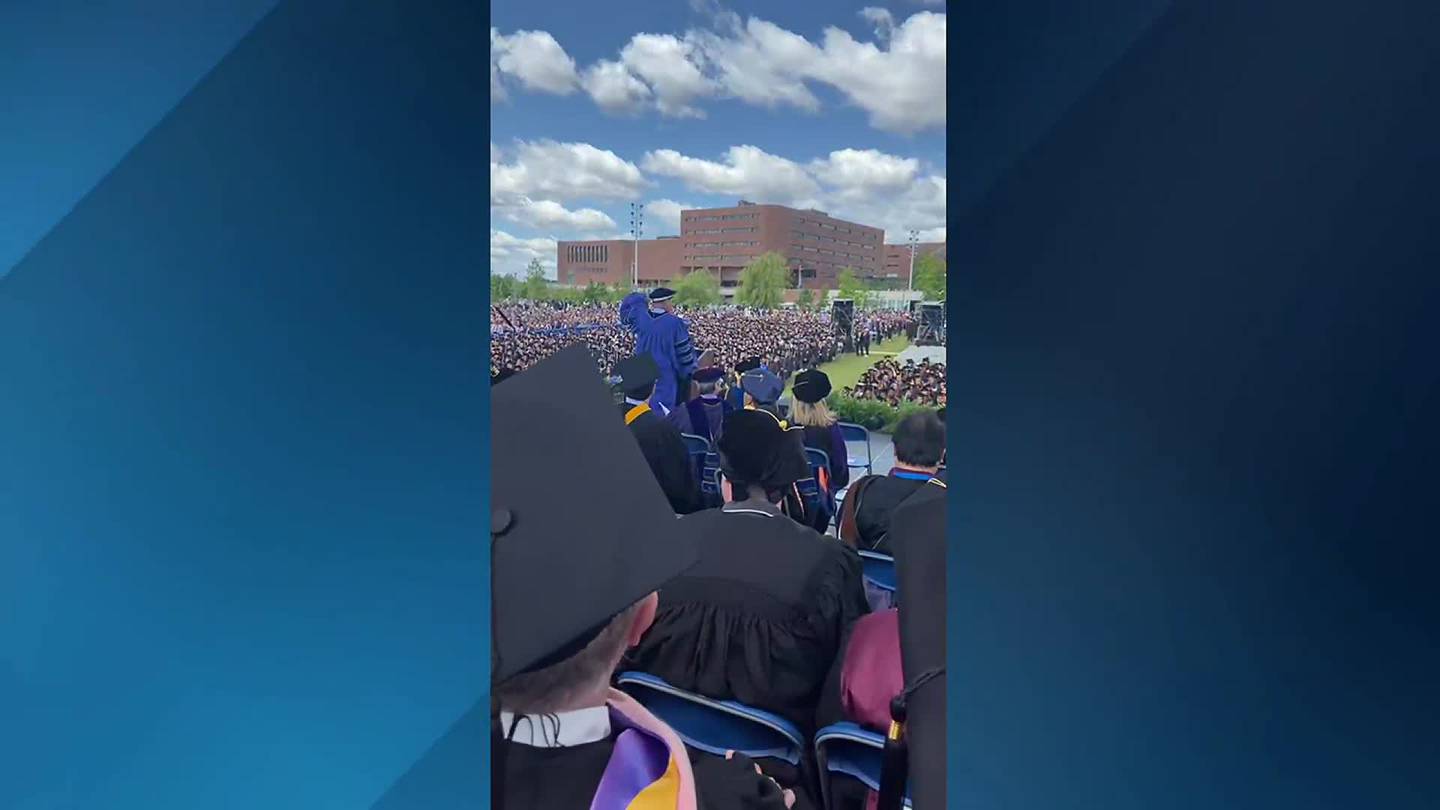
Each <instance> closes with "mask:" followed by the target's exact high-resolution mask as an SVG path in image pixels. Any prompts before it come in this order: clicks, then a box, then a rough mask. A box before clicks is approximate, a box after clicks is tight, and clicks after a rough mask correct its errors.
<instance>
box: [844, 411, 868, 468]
mask: <svg viewBox="0 0 1440 810" xmlns="http://www.w3.org/2000/svg"><path fill="white" fill-rule="evenodd" d="M839 425H840V437H841V438H843V439H844V440H845V450H846V454H847V455H848V456H849V459H848V461H847V462H846V464H845V466H847V467H849V468H850V469H852V470H864V471H865V474H866V475H870V474H871V472H872V471H873V467H872V466H871V462H870V431H868V430H866V429H865V428H864V427H863V426H861V425H857V424H855V423H854V422H840V423H839ZM851 442H854V443H856V444H860V443H864V445H865V452H864V453H863V454H860V453H856V452H855V451H854V450H851V449H850V443H851Z"/></svg>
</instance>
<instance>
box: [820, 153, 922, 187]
mask: <svg viewBox="0 0 1440 810" xmlns="http://www.w3.org/2000/svg"><path fill="white" fill-rule="evenodd" d="M810 171H811V172H812V173H813V174H814V175H815V176H816V177H818V178H819V179H820V180H821V181H823V182H825V183H826V184H827V185H830V186H832V187H837V188H840V189H843V190H844V191H845V193H847V194H855V195H864V194H873V193H876V192H880V191H887V190H888V191H894V190H897V189H902V188H904V187H906V186H908V185H910V184H911V183H913V182H915V178H916V175H917V174H918V173H919V171H920V161H918V160H916V159H914V158H901V157H896V156H895V155H887V154H885V153H884V152H881V151H879V150H876V149H839V150H836V151H834V152H831V153H830V155H829V156H828V157H826V158H824V159H823V160H816V161H812V162H811V163H810Z"/></svg>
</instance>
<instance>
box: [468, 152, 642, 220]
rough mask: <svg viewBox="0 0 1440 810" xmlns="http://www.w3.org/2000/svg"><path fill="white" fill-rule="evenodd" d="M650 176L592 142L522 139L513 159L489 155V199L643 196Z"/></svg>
mask: <svg viewBox="0 0 1440 810" xmlns="http://www.w3.org/2000/svg"><path fill="white" fill-rule="evenodd" d="M644 187H645V179H644V177H643V176H641V174H640V169H639V168H637V167H636V166H635V164H633V163H631V162H629V161H627V160H625V159H623V158H621V157H620V156H619V155H616V154H615V153H614V152H611V151H609V150H608V149H599V148H597V147H595V146H591V145H590V144H588V143H558V142H556V141H549V140H544V141H519V142H517V144H516V146H515V149H514V159H513V161H511V162H504V161H503V160H497V159H496V154H495V150H492V151H491V160H490V202H491V204H492V205H506V204H511V205H513V204H518V203H519V201H520V200H521V199H522V198H525V197H530V198H534V199H551V200H556V201H559V202H570V201H573V200H577V199H601V200H617V199H618V200H626V199H635V198H637V197H639V196H640V192H641V190H642V189H643V188H644Z"/></svg>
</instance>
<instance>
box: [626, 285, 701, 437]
mask: <svg viewBox="0 0 1440 810" xmlns="http://www.w3.org/2000/svg"><path fill="white" fill-rule="evenodd" d="M674 298H675V291H674V290H672V289H670V288H668V287H658V288H656V289H655V290H654V291H653V292H651V293H650V310H649V314H650V319H649V322H648V323H645V319H644V318H638V317H636V318H634V324H633V325H632V326H631V328H632V329H633V330H634V331H635V351H636V352H637V353H640V354H648V355H650V357H651V358H653V359H654V360H655V364H656V365H657V366H659V367H660V380H659V381H658V382H657V383H656V385H655V401H656V402H657V403H658V404H660V405H662V406H663V410H664V411H666V412H668V411H670V410H673V409H674V408H675V407H676V406H677V405H679V404H680V403H681V397H682V396H684V395H686V394H688V393H689V391H690V375H691V374H693V373H694V372H695V347H694V346H693V345H692V344H691V342H690V327H689V326H688V325H686V323H685V321H684V320H682V319H681V318H680V316H678V315H676V314H675V305H674V304H673V303H672V301H673V299H674ZM627 300H628V299H627ZM623 306H624V303H623V302H622V307H623ZM624 317H625V313H622V318H624Z"/></svg>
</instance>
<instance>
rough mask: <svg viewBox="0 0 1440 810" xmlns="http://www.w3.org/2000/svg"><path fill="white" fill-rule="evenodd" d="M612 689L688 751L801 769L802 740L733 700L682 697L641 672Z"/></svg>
mask: <svg viewBox="0 0 1440 810" xmlns="http://www.w3.org/2000/svg"><path fill="white" fill-rule="evenodd" d="M615 686H616V688H618V689H620V690H621V691H622V692H625V693H626V694H628V695H630V696H631V697H633V698H635V699H636V700H637V701H639V702H640V704H641V705H642V706H644V707H645V708H646V709H649V710H650V711H651V712H652V713H653V714H654V715H655V716H656V717H658V718H660V719H661V720H663V721H665V724H666V725H668V726H669V727H670V728H672V729H674V730H675V733H676V734H679V735H680V738H681V739H682V740H684V741H685V744H686V745H688V746H690V747H692V748H697V749H699V750H701V751H704V752H705V753H707V754H714V755H716V756H722V757H723V756H725V753H726V752H727V751H737V752H739V753H741V754H745V755H746V756H748V757H750V758H752V759H764V758H775V759H782V760H784V761H786V762H788V763H790V764H791V765H799V764H800V754H801V752H802V751H803V750H804V748H805V738H804V737H802V736H801V734H800V729H798V728H796V727H795V726H794V724H792V723H791V722H790V721H788V720H786V719H784V718H783V717H779V716H777V715H774V714H771V713H769V712H766V711H761V710H760V709H756V708H753V707H750V706H746V705H745V704H743V703H736V702H735V701H733V700H714V699H711V698H707V697H703V696H701V695H697V694H695V693H693V692H686V691H685V690H683V689H678V688H676V687H674V686H671V685H670V684H668V683H666V682H665V681H664V680H662V679H660V678H657V677H655V676H654V675H650V674H647V673H644V672H622V673H620V674H619V675H618V676H616V678H615Z"/></svg>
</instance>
